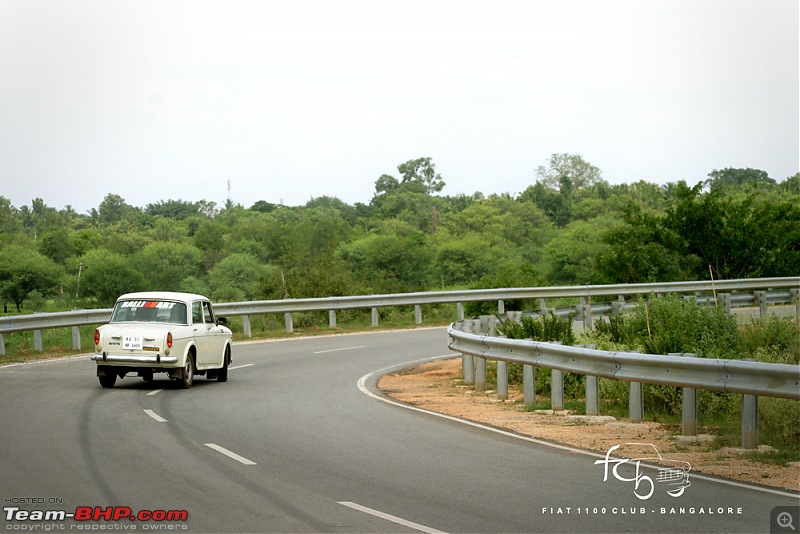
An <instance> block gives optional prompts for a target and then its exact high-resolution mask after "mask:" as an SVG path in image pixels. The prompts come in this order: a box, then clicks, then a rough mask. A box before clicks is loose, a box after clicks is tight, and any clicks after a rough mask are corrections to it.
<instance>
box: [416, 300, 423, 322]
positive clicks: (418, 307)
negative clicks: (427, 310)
mask: <svg viewBox="0 0 800 534" xmlns="http://www.w3.org/2000/svg"><path fill="white" fill-rule="evenodd" d="M414 322H415V323H417V324H422V305H421V304H414Z"/></svg>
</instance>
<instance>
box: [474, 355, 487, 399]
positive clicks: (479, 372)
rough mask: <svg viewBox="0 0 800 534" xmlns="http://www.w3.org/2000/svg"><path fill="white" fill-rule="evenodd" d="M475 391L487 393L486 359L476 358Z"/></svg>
mask: <svg viewBox="0 0 800 534" xmlns="http://www.w3.org/2000/svg"><path fill="white" fill-rule="evenodd" d="M475 390H476V391H486V358H481V357H480V356H477V357H476V358H475Z"/></svg>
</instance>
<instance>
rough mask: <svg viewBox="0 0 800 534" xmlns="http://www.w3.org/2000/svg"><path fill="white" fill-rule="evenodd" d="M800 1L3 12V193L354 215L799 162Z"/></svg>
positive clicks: (177, 6)
mask: <svg viewBox="0 0 800 534" xmlns="http://www.w3.org/2000/svg"><path fill="white" fill-rule="evenodd" d="M798 4H799V3H798V1H797V0H753V1H745V0H713V1H711V0H689V1H681V0H664V1H660V0H647V1H642V0H631V1H627V0H619V1H610V0H587V1H584V0H553V1H544V0H528V1H504V0H490V1H469V0H459V1H440V0H423V1H417V0H400V1H385V0H374V1H368V0H362V1H335V0H333V1H306V0H292V1H251V2H245V1H232V0H221V1H210V0H207V1H201V0H191V1H185V2H177V1H172V2H162V1H158V2H149V1H142V0H137V1H128V2H125V1H114V2H109V1H106V0H100V1H86V0H71V1H61V2H44V1H33V0H20V1H17V0H0V196H4V197H6V198H8V199H10V200H11V202H12V204H13V205H15V206H17V207H20V206H22V205H30V202H31V200H32V199H33V198H36V197H41V198H43V199H44V200H45V202H46V203H47V204H48V205H50V206H54V207H56V208H59V209H60V208H63V207H64V206H66V205H71V206H72V207H73V208H74V209H75V210H76V211H78V212H80V213H84V212H86V211H87V210H89V209H91V208H94V207H97V206H98V205H99V203H100V202H101V201H102V199H103V198H104V197H105V196H106V195H107V194H108V193H114V194H118V195H121V196H122V197H123V198H125V200H126V201H127V202H128V203H129V204H132V205H134V206H146V205H147V204H149V203H153V202H157V201H159V200H167V199H182V200H189V201H196V200H201V199H205V200H209V201H214V202H217V203H218V204H223V203H224V202H225V200H226V198H227V196H228V190H227V183H228V180H231V184H232V190H231V197H232V199H233V201H234V202H237V203H240V204H242V205H244V206H245V207H249V206H251V205H252V204H253V203H254V202H256V201H258V200H266V201H268V202H272V203H280V202H282V203H284V204H287V205H301V204H304V203H306V202H307V201H308V200H309V199H311V198H312V197H320V196H323V195H328V196H336V197H338V198H340V199H341V200H343V201H345V202H347V203H348V204H354V203H355V202H364V203H367V202H369V200H370V199H371V198H372V195H373V193H374V184H375V181H376V180H377V179H378V178H379V177H380V176H381V175H382V174H391V175H394V176H395V177H399V173H398V172H397V165H398V164H400V163H403V162H405V161H407V160H410V159H416V158H419V157H431V158H433V161H434V163H435V164H436V169H437V171H438V172H440V173H441V175H442V178H443V179H444V181H445V182H446V184H447V186H446V187H445V189H444V190H443V192H442V193H443V194H447V195H455V194H458V193H466V194H472V193H474V192H476V191H481V192H483V193H484V194H486V195H488V194H491V193H511V194H517V193H520V192H522V191H524V190H525V188H526V187H528V186H529V185H531V184H532V183H534V181H535V169H536V168H537V167H538V166H539V165H543V164H546V163H547V160H548V158H549V157H550V155H551V154H553V153H557V152H567V153H572V154H580V155H581V156H583V158H584V159H586V160H587V161H589V162H590V163H592V164H594V165H596V166H597V167H599V168H600V169H601V170H602V172H603V178H605V179H606V180H607V181H608V182H610V183H621V182H634V181H638V180H646V181H649V182H656V183H666V182H675V181H678V180H686V181H687V182H688V183H690V184H694V183H696V182H698V181H701V180H703V179H705V178H706V177H707V175H708V173H709V172H710V171H712V170H713V169H721V168H725V167H752V168H757V169H762V170H764V171H766V172H767V173H769V175H770V177H772V178H774V179H776V180H779V181H781V180H784V179H785V178H787V177H788V176H791V175H794V174H795V173H797V172H798V171H800V162H799V161H798V160H799V159H800V156H799V155H798V153H799V151H800V148H798V147H799V146H800V138H799V136H800V134H799V133H798V131H799V130H800V128H799V126H798V122H799V120H800V119H799V117H800V111H799V106H798V100H799V99H800V90H799V89H798V72H799V71H800V60H799V59H798V56H799V51H798V50H799V49H800V39H799V37H798V26H799V20H800V14H799V12H800V8H798Z"/></svg>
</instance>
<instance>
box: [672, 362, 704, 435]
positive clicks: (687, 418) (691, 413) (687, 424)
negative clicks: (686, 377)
mask: <svg viewBox="0 0 800 534" xmlns="http://www.w3.org/2000/svg"><path fill="white" fill-rule="evenodd" d="M669 356H683V357H684V358H696V357H697V355H696V354H689V353H683V354H669ZM681 435H683V436H696V435H697V390H696V389H694V388H683V396H682V397H681Z"/></svg>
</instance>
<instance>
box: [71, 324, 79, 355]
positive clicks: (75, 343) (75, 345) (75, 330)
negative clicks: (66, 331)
mask: <svg viewBox="0 0 800 534" xmlns="http://www.w3.org/2000/svg"><path fill="white" fill-rule="evenodd" d="M72 349H73V350H81V327H80V326H73V327H72Z"/></svg>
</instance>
